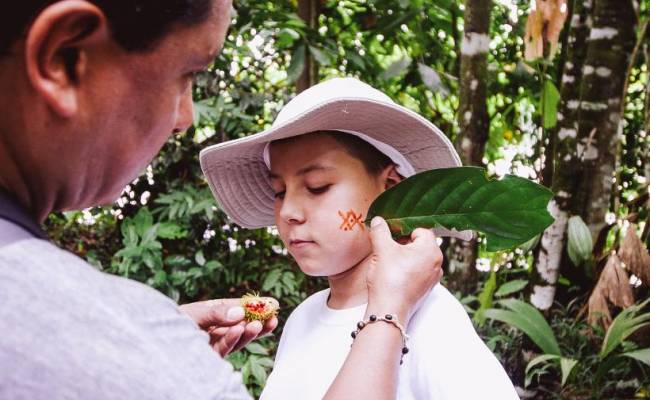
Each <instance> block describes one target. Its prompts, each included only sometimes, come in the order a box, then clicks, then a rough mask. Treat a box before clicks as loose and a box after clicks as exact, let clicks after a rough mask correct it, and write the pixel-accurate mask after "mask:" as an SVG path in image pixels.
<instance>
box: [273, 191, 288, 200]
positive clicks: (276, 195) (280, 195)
mask: <svg viewBox="0 0 650 400" xmlns="http://www.w3.org/2000/svg"><path fill="white" fill-rule="evenodd" d="M285 193H286V190H283V191H281V192H277V193H275V195H274V197H275V198H276V199H284V194H285Z"/></svg>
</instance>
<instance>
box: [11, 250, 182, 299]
mask: <svg viewBox="0 0 650 400" xmlns="http://www.w3.org/2000/svg"><path fill="white" fill-rule="evenodd" d="M0 278H2V279H0V286H1V287H3V289H7V290H12V291H14V292H15V291H23V292H24V291H27V292H29V293H31V294H34V295H36V297H35V300H37V299H43V298H50V297H58V296H61V297H63V298H67V297H70V298H81V299H82V300H85V301H86V300H90V299H88V298H84V296H85V295H88V296H91V297H92V301H89V302H87V303H86V305H87V306H92V304H93V303H107V302H111V301H118V299H120V297H122V299H121V300H119V302H121V303H125V302H126V298H124V297H123V296H128V300H129V301H130V302H135V303H137V302H139V301H145V302H151V303H153V304H156V303H157V304H161V305H164V306H165V307H168V306H173V307H175V303H174V302H173V301H172V300H171V299H169V298H167V297H166V296H164V295H163V294H162V293H160V292H158V291H157V290H155V289H152V288H150V287H148V286H146V285H144V284H142V283H140V282H136V281H133V280H130V279H126V278H122V277H119V276H115V275H110V274H107V273H104V272H101V271H99V270H98V269H96V268H95V267H93V266H92V265H90V264H88V263H87V262H86V261H85V260H83V259H81V258H79V257H78V256H76V255H75V254H73V253H70V252H69V251H66V250H63V249H60V248H58V247H56V246H55V245H54V244H52V243H50V242H48V241H45V240H38V239H30V240H23V241H20V242H17V243H14V244H12V245H9V246H6V247H3V248H2V249H0ZM5 286H6V287H5Z"/></svg>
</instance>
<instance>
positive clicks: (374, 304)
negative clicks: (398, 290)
mask: <svg viewBox="0 0 650 400" xmlns="http://www.w3.org/2000/svg"><path fill="white" fill-rule="evenodd" d="M411 309H412V307H411V306H409V305H407V304H406V303H402V302H398V301H395V300H394V299H393V301H389V300H386V301H377V300H374V301H373V300H372V299H369V300H368V307H367V308H366V314H365V316H364V318H368V317H369V316H370V315H386V314H394V315H396V316H397V318H398V319H399V320H400V321H402V322H403V323H404V324H408V322H409V320H410V319H411Z"/></svg>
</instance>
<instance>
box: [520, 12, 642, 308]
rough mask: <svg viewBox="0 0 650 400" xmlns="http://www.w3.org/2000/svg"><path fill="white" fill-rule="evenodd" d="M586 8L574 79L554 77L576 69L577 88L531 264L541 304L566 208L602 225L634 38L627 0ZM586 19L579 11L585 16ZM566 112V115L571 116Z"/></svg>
mask: <svg viewBox="0 0 650 400" xmlns="http://www.w3.org/2000/svg"><path fill="white" fill-rule="evenodd" d="M591 5H592V4H590V2H588V1H587V2H584V3H583V4H582V6H583V7H584V8H585V10H583V11H588V8H590V6H591ZM574 11H576V10H574ZM575 15H580V12H575V13H574V17H573V18H574V19H573V21H572V25H573V23H575V21H576V18H580V17H579V16H578V17H576V16H575ZM591 15H592V20H593V26H592V27H591V29H590V30H589V35H588V36H587V38H586V42H587V46H586V55H585V58H584V65H583V67H582V69H581V71H580V72H579V73H577V71H575V65H570V66H572V67H573V71H574V72H573V74H574V75H573V79H574V81H572V82H568V81H571V75H570V74H569V73H568V71H566V72H565V74H563V79H562V80H563V88H562V89H563V91H564V89H565V87H564V85H566V84H575V80H577V79H578V78H577V75H578V74H580V75H581V82H580V95H579V97H578V98H577V99H576V98H575V97H572V96H569V95H567V96H568V97H566V98H563V99H562V102H563V114H562V121H561V127H560V130H559V131H558V146H557V157H556V159H557V164H556V168H555V170H556V173H555V174H554V176H553V189H554V193H555V197H554V199H553V201H552V202H551V204H550V205H549V208H550V210H551V213H552V214H553V215H554V217H555V218H556V220H555V222H554V223H553V225H551V226H550V227H549V228H548V229H547V230H546V231H545V232H544V235H543V236H542V243H541V246H540V251H539V257H538V262H537V265H536V271H537V277H538V278H541V279H539V280H537V281H536V282H534V287H533V293H532V295H531V302H532V303H533V304H534V305H535V306H537V307H538V308H540V309H547V308H549V307H550V306H551V304H552V303H553V299H554V297H555V287H556V286H555V284H556V282H557V278H558V274H559V270H560V266H561V265H562V261H563V260H564V263H566V260H567V258H566V256H565V257H563V251H562V250H563V249H564V247H565V241H566V240H565V236H566V235H565V233H566V224H567V221H568V218H569V216H570V215H571V214H574V215H581V216H582V218H583V219H584V221H585V222H586V223H587V226H588V227H589V229H590V231H591V233H592V237H593V239H594V241H596V239H597V238H598V235H599V233H600V231H601V229H602V228H603V227H605V213H606V212H607V211H608V210H609V205H610V195H611V191H612V174H613V172H614V170H615V166H616V158H617V151H616V149H617V148H618V140H619V136H620V130H621V128H622V126H621V122H622V121H621V102H622V101H623V96H624V93H623V91H624V87H625V75H626V71H627V66H628V63H629V59H630V53H631V51H632V48H633V47H634V43H635V25H636V16H635V12H634V5H633V2H632V1H624V2H619V1H616V0H596V1H595V2H594V3H593V12H592V13H591ZM588 20H589V18H588V14H587V18H586V19H585V21H588ZM587 28H588V27H587ZM572 29H575V28H574V27H573V26H572ZM572 47H573V48H574V51H580V48H581V47H584V46H580V45H579V44H578V43H575V42H574V43H572ZM566 90H569V88H566ZM573 90H574V89H573ZM574 93H575V92H574ZM563 95H564V93H563ZM567 117H570V118H571V119H572V120H573V123H572V124H569V122H570V121H568V120H567ZM576 117H577V118H576ZM576 122H577V123H576ZM567 270H568V268H567Z"/></svg>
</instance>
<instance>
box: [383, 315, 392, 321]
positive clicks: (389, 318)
mask: <svg viewBox="0 0 650 400" xmlns="http://www.w3.org/2000/svg"><path fill="white" fill-rule="evenodd" d="M384 318H386V319H387V320H389V321H390V320H392V319H393V316H392V315H390V314H386V317H384Z"/></svg>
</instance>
